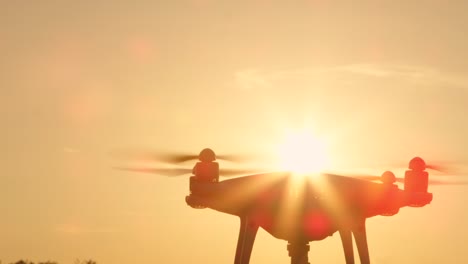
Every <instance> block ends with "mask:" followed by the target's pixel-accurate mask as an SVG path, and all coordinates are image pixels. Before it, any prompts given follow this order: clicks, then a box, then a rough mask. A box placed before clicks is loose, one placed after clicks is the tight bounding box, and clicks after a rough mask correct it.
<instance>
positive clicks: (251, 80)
mask: <svg viewBox="0 0 468 264" xmlns="http://www.w3.org/2000/svg"><path fill="white" fill-rule="evenodd" d="M356 78H359V79H362V78H366V79H369V80H380V81H386V80H387V81H388V80H393V81H397V82H398V83H409V84H416V85H422V86H427V85H431V86H443V87H444V88H447V87H452V88H465V89H468V77H466V76H465V75H462V74H457V73H453V72H446V71H442V70H439V69H436V68H429V67H421V66H413V65H403V64H346V65H338V66H334V67H315V68H298V69H290V70H283V71H270V72H267V71H261V70H259V69H246V70H241V71H238V72H237V73H235V82H236V85H237V87H238V88H241V89H245V90H251V89H265V88H272V87H275V84H276V83H281V82H284V81H292V80H302V81H308V82H314V81H322V82H323V81H325V82H330V81H339V80H341V81H346V80H349V79H356Z"/></svg>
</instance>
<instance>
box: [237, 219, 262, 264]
mask: <svg viewBox="0 0 468 264" xmlns="http://www.w3.org/2000/svg"><path fill="white" fill-rule="evenodd" d="M240 220H241V225H240V230H239V238H238V241H237V249H236V258H235V260H234V264H249V262H250V255H251V253H252V248H253V244H254V242H255V237H256V236H257V231H258V225H256V224H255V223H254V222H252V221H250V220H249V219H248V218H247V217H245V216H244V217H241V218H240Z"/></svg>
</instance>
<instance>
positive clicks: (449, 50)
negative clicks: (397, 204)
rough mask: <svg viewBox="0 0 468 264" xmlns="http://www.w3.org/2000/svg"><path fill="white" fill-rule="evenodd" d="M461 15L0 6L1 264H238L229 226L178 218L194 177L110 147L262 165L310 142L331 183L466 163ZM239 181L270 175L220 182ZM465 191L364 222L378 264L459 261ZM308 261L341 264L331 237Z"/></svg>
mask: <svg viewBox="0 0 468 264" xmlns="http://www.w3.org/2000/svg"><path fill="white" fill-rule="evenodd" d="M466 10H468V3H467V2H466V1H450V2H447V1H436V0H429V1H424V2H420V1H400V0H396V1H370V0H363V1H324V0H322V1H313V0H294V1H281V0H270V1H267V0H249V1H247V0H238V1H227V0H226V1H222V0H218V1H214V0H172V1H132V3H130V2H128V1H117V0H114V1H88V0H84V1H49V0H43V1H27V0H22V1H8V0H0V89H1V92H2V96H1V97H0V117H1V120H2V123H1V126H2V129H1V132H0V143H1V145H0V146H2V149H3V151H2V152H1V154H0V167H1V169H2V173H1V174H0V188H2V191H1V192H0V213H1V215H2V217H0V260H1V261H3V262H2V263H9V262H13V261H16V260H19V259H21V258H27V259H30V260H33V261H45V260H55V261H58V262H60V263H73V262H74V261H75V260H76V259H89V258H92V259H94V260H96V261H98V263H112V264H114V263H115V264H118V263H188V262H189V263H230V262H231V263H232V262H233V260H234V254H235V246H236V241H237V235H238V228H239V221H238V219H236V218H235V217H232V216H229V215H224V214H221V213H218V212H214V211H211V210H209V209H205V210H194V209H192V208H190V207H188V206H187V205H186V204H185V201H184V198H185V195H187V194H188V177H181V178H167V177H162V176H158V175H145V174H138V173H129V172H122V171H115V170H113V169H112V166H113V165H115V161H114V160H112V158H111V157H109V155H108V153H109V152H110V151H112V150H114V149H117V148H126V147H135V148H142V149H154V150H157V151H184V152H190V153H194V154H196V153H198V152H199V151H200V150H201V149H202V148H205V147H211V148H213V149H214V150H215V151H216V152H217V153H220V154H221V153H227V154H229V153H260V154H262V155H270V154H272V153H273V154H275V151H277V148H276V146H277V144H278V142H280V141H281V140H282V139H283V138H284V135H285V133H286V134H287V133H288V132H287V131H290V130H301V129H304V128H307V129H311V130H313V131H314V133H315V134H317V135H320V137H322V138H324V141H326V142H327V155H329V158H330V160H331V163H332V164H335V165H336V166H338V164H340V165H341V166H357V167H366V166H374V167H373V168H375V169H377V170H379V171H380V170H382V171H383V170H385V169H386V168H384V167H383V166H384V164H395V163H400V162H402V163H403V164H406V162H408V161H409V159H411V158H412V157H413V156H421V157H423V158H425V159H426V160H427V161H431V160H434V161H435V160H449V161H459V162H463V161H467V160H468V154H467V153H466V146H467V143H468V142H467V138H466V135H468V121H467V119H466V117H465V115H466V113H467V110H468V106H467V103H468V77H467V76H468V51H467V49H466V47H467V46H468V17H467V16H466ZM376 164H379V166H382V168H380V167H375V166H377V165H376ZM380 164H382V165H380ZM464 164H466V163H464ZM190 165H191V164H189V166H190ZM247 165H250V166H265V164H262V163H261V161H258V162H257V161H255V160H253V161H252V162H250V163H249V164H234V165H233V164H223V163H221V165H220V166H234V167H243V166H247ZM268 165H269V166H273V165H272V164H268ZM331 168H333V166H332V167H331ZM434 177H437V176H434ZM459 177H460V176H450V177H449V178H450V179H456V180H458V179H460V178H459ZM465 191H466V186H436V187H430V192H432V193H433V194H434V200H433V202H432V203H431V204H430V205H428V206H426V207H423V208H403V209H402V210H401V211H400V213H399V214H397V215H395V216H392V217H383V216H382V217H374V218H371V219H369V220H368V222H367V223H368V240H369V248H370V255H371V260H372V261H373V263H383V264H390V263H464V262H468V252H467V251H466V238H467V237H468V227H466V222H467V219H468V210H467V209H468V208H467V205H466V201H467V199H468V194H466V192H465ZM286 244H287V243H286V241H281V240H276V239H275V238H273V237H272V236H270V235H269V234H267V233H266V232H265V231H260V232H259V234H258V237H257V240H256V242H255V246H254V251H253V255H252V259H251V263H273V264H275V263H277V264H279V263H288V261H289V257H288V254H287V250H286ZM309 259H310V262H311V263H316V262H317V263H344V256H343V251H342V249H341V242H340V240H339V235H338V234H335V235H334V236H332V237H330V238H327V239H325V240H323V241H319V242H312V243H311V250H310V253H309Z"/></svg>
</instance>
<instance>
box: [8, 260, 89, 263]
mask: <svg viewBox="0 0 468 264" xmlns="http://www.w3.org/2000/svg"><path fill="white" fill-rule="evenodd" d="M0 264H2V261H0ZM9 264H59V263H58V262H55V261H41V262H32V261H29V260H19V261H16V262H11V263H9ZM73 264H97V262H96V261H94V260H76V261H75V262H74V263H73Z"/></svg>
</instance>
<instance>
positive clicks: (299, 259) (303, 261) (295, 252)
mask: <svg viewBox="0 0 468 264" xmlns="http://www.w3.org/2000/svg"><path fill="white" fill-rule="evenodd" d="M309 249H310V246H309V242H306V241H303V242H302V241H301V242H299V241H297V242H296V241H295V242H289V243H288V252H289V256H290V257H291V264H310V263H309V258H308V253H309Z"/></svg>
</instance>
